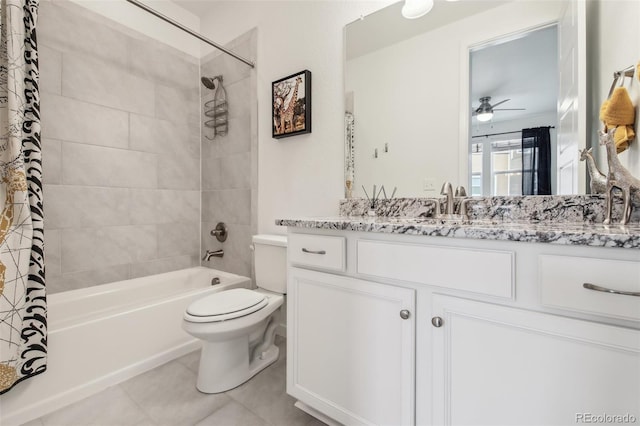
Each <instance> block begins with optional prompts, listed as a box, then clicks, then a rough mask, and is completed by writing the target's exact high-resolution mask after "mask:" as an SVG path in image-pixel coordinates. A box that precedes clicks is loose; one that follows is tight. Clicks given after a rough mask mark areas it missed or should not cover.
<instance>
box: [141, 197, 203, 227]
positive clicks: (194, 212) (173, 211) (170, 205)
mask: <svg viewBox="0 0 640 426" xmlns="http://www.w3.org/2000/svg"><path fill="white" fill-rule="evenodd" d="M130 197H131V200H130V204H129V206H130V207H129V208H130V211H129V213H130V220H131V223H132V224H134V225H145V224H161V223H164V224H168V223H192V222H199V221H200V191H197V190H191V191H185V190H169V189H167V190H156V189H131V190H130Z"/></svg>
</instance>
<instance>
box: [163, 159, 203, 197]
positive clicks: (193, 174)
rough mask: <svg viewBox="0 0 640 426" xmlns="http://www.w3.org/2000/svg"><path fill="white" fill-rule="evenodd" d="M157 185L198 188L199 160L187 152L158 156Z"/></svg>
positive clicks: (164, 187)
mask: <svg viewBox="0 0 640 426" xmlns="http://www.w3.org/2000/svg"><path fill="white" fill-rule="evenodd" d="M158 187H159V188H161V189H200V160H199V159H197V158H192V157H190V156H189V155H188V154H186V153H183V154H175V155H171V154H160V155H159V156H158Z"/></svg>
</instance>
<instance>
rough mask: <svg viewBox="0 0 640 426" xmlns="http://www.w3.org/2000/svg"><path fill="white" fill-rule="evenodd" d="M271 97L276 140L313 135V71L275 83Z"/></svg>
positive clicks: (300, 73)
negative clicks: (306, 134)
mask: <svg viewBox="0 0 640 426" xmlns="http://www.w3.org/2000/svg"><path fill="white" fill-rule="evenodd" d="M271 96H272V98H271V99H272V104H271V105H272V114H271V115H272V117H273V122H272V136H273V137H274V138H275V139H280V138H286V137H288V136H294V135H301V134H304V133H311V71H308V70H304V71H300V72H297V73H295V74H292V75H290V76H288V77H285V78H282V79H280V80H277V81H274V82H273V83H271Z"/></svg>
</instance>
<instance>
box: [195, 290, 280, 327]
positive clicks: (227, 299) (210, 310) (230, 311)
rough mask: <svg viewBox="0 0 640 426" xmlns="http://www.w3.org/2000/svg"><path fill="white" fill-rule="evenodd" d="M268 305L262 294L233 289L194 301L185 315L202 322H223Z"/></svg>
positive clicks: (265, 297)
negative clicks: (197, 318)
mask: <svg viewBox="0 0 640 426" xmlns="http://www.w3.org/2000/svg"><path fill="white" fill-rule="evenodd" d="M268 303H269V301H268V300H267V296H266V295H264V294H262V293H258V292H257V291H252V290H248V289H246V288H234V289H231V290H226V291H221V292H219V293H214V294H211V295H209V296H206V297H203V298H202V299H198V300H196V301H195V302H193V303H192V304H190V305H189V307H188V308H187V314H189V315H191V316H192V317H199V319H200V320H201V321H202V322H205V321H206V322H213V321H225V320H230V319H233V318H238V317H242V316H244V315H249V314H251V313H253V312H256V311H259V310H260V309H262V308H264V307H265V306H266V305H267V304H268Z"/></svg>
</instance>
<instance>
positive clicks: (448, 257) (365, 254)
mask: <svg viewBox="0 0 640 426" xmlns="http://www.w3.org/2000/svg"><path fill="white" fill-rule="evenodd" d="M513 259H514V256H513V253H512V252H506V251H493V250H471V249H459V248H452V247H440V246H425V245H414V244H399V243H386V242H380V241H368V240H359V241H358V265H357V270H358V273H359V274H365V275H370V276H374V277H382V278H390V279H398V280H402V281H409V282H415V283H420V284H428V285H434V286H439V287H446V288H452V289H456V290H466V291H471V292H474V293H482V294H487V295H491V296H498V297H507V298H511V297H512V295H513V282H514V279H513V275H514V274H513Z"/></svg>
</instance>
